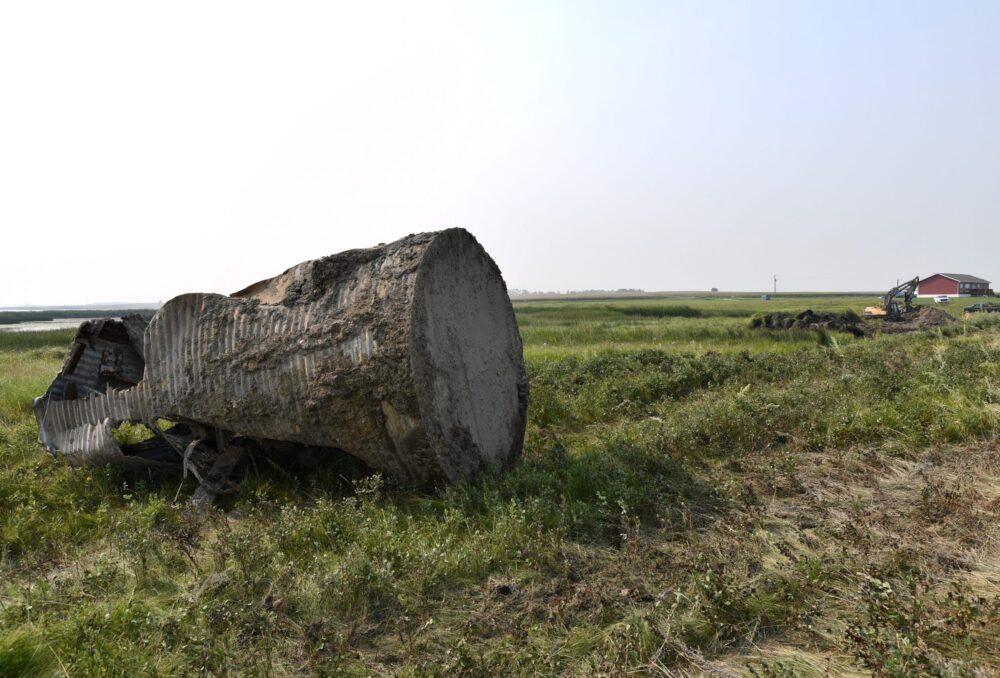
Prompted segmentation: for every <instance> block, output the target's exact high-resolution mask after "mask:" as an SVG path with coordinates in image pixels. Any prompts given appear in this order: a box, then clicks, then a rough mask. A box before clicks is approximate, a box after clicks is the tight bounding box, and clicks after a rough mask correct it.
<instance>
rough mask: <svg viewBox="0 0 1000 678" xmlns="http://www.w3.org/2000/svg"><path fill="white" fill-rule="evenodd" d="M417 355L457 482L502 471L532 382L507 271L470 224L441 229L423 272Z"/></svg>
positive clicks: (445, 462) (428, 414) (430, 421)
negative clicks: (502, 272)
mask: <svg viewBox="0 0 1000 678" xmlns="http://www.w3.org/2000/svg"><path fill="white" fill-rule="evenodd" d="M410 332H411V335H410V336H411V348H410V351H411V352H410V360H411V364H412V368H413V376H414V381H415V386H416V393H417V398H418V401H419V406H420V415H421V420H422V423H423V427H424V430H425V432H426V433H427V437H428V442H429V443H430V445H431V448H432V449H433V450H434V452H435V455H436V457H437V459H438V463H439V464H440V469H439V471H438V472H435V473H431V474H430V475H434V476H439V477H441V476H443V477H445V478H447V479H448V480H451V481H455V480H460V479H467V478H471V477H473V476H475V475H476V474H477V473H478V472H479V471H481V470H483V469H485V468H504V467H506V466H508V465H509V464H511V463H512V462H513V461H514V460H515V459H516V458H517V456H518V455H519V454H520V452H521V447H522V445H523V443H524V426H525V420H526V416H527V407H528V399H527V393H528V391H527V379H526V377H525V372H524V356H523V353H522V350H521V337H520V334H519V333H518V331H517V322H516V321H515V319H514V311H513V309H512V308H511V304H510V298H509V297H508V296H507V290H506V288H505V286H504V283H503V279H502V278H501V277H500V270H499V269H498V268H497V266H496V264H495V263H493V260H492V259H491V258H490V257H489V255H488V254H486V251H485V250H483V248H482V247H481V246H480V245H479V243H478V242H476V239H475V238H473V237H472V235H471V234H469V233H468V232H467V231H465V230H463V229H450V230H447V231H443V232H442V233H441V234H440V235H439V236H438V237H437V238H435V240H434V242H433V243H431V245H430V246H429V247H428V249H427V252H426V254H425V255H424V257H423V259H422V261H421V263H420V266H419V268H418V271H417V280H416V283H415V287H414V299H413V310H412V316H411V325H410Z"/></svg>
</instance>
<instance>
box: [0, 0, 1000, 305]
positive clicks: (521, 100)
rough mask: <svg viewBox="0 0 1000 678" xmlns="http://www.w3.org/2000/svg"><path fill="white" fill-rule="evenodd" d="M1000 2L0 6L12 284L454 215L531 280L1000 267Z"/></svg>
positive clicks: (124, 273) (172, 286) (335, 242)
mask: <svg viewBox="0 0 1000 678" xmlns="http://www.w3.org/2000/svg"><path fill="white" fill-rule="evenodd" d="M998 35H1000V2H995V1H992V2H961V1H955V0H942V1H941V2H934V3H928V2H914V1H913V0H907V1H905V2H884V1H879V2H872V1H871V0H865V1H864V2H844V1H843V0H837V1H831V2H804V1H794V2H792V1H789V2H762V1H759V0H754V1H752V2H747V1H743V2H709V1H706V0H691V1H690V2H683V3H682V2H610V1H609V2H605V3H587V2H581V1H578V0H576V1H572V2H565V3H561V2H559V3H557V2H551V3H546V2H541V1H540V0H533V1H530V2H523V3H518V2H510V1H509V0H504V1H503V2H496V3H471V2H462V3H453V4H451V3H446V4H434V3H427V2H406V3H399V4H394V3H386V4H382V3H368V2H365V3H340V4H338V3H330V2H324V3H316V4H308V3H295V2H274V3H266V4H265V3H250V2H233V3H223V2H205V1H199V2H192V3H184V2H176V1H175V2H169V3H155V4H154V3H138V2H121V3H108V2H87V3H82V2H43V1H40V2H7V3H3V4H2V5H0V229H2V236H3V237H2V240H0V305H10V304H20V303H35V304H58V303H87V302H95V301H108V300H117V301H156V300H161V299H162V300H165V299H168V298H169V297H171V296H173V295H175V294H179V293H182V292H187V291H214V292H223V293H229V292H232V291H235V290H237V289H240V288H242V287H244V286H245V285H247V284H248V283H251V282H253V281H255V280H258V279H260V278H264V277H269V276H271V275H275V274H277V273H279V272H281V271H282V270H284V269H285V268H287V267H289V266H291V265H293V264H295V263H297V262H299V261H302V260H305V259H311V258H315V257H319V256H322V255H325V254H330V253H333V252H337V251H340V250H344V249H349V248H353V247H365V246H370V245H373V244H376V243H379V242H387V241H390V240H394V239H396V238H398V237H401V236H404V235H406V234H408V233H412V232H417V231H424V230H434V229H438V228H444V227H449V226H464V227H465V228H468V229H469V230H470V231H472V232H473V233H474V234H475V235H476V236H477V237H478V238H479V240H480V242H481V243H482V244H483V245H484V246H485V247H486V248H487V250H488V251H489V252H490V253H491V254H492V255H493V257H494V258H495V259H496V261H497V263H498V264H499V265H500V268H501V269H502V270H503V272H504V277H505V278H506V280H507V284H508V285H509V286H511V287H521V288H529V289H546V290H548V289H562V290H564V289H585V288H617V287H642V288H645V289H649V290H664V289H707V288H709V287H712V286H715V287H719V288H722V289H732V290H759V289H764V288H768V287H769V286H770V281H771V276H772V274H774V273H777V275H778V279H779V282H778V287H779V291H780V290H781V289H785V290H793V289H795V290H806V289H808V290H851V289H873V290H874V289H884V288H887V287H888V286H889V285H890V284H892V283H895V281H896V279H897V278H908V277H912V276H914V275H918V274H919V275H927V274H929V273H932V272H934V271H946V272H965V273H971V274H974V275H979V276H983V277H987V278H990V279H992V280H996V281H1000V263H998V262H1000V256H998V253H1000V237H998V233H1000V39H998V37H997V36H998Z"/></svg>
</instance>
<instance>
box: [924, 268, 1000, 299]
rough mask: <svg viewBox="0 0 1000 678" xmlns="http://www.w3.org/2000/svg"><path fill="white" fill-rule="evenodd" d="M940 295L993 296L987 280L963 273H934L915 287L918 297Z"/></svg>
mask: <svg viewBox="0 0 1000 678" xmlns="http://www.w3.org/2000/svg"><path fill="white" fill-rule="evenodd" d="M942 294H946V295H948V296H949V297H982V296H993V290H991V289H990V281H989V280H983V279H982V278H977V277H976V276H974V275H966V274H964V273H935V274H934V275H932V276H928V277H926V278H924V279H923V280H921V281H920V284H919V285H918V286H917V296H918V297H936V296H938V295H942Z"/></svg>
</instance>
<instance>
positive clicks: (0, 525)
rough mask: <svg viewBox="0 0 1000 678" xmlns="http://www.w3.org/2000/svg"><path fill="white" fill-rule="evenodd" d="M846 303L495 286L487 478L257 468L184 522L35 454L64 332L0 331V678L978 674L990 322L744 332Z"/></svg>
mask: <svg viewBox="0 0 1000 678" xmlns="http://www.w3.org/2000/svg"><path fill="white" fill-rule="evenodd" d="M874 303H875V298H874V295H870V296H865V297H858V296H854V297H837V296H816V297H782V296H780V295H779V296H778V297H777V298H776V299H774V300H772V301H767V302H763V301H761V300H760V299H759V297H757V298H750V297H734V298H720V297H716V296H713V297H707V296H706V297H697V296H690V295H688V296H671V297H664V298H654V299H651V298H642V299H612V300H609V299H598V300H590V301H581V300H568V301H567V300H555V301H549V300H546V301H537V300H531V301H518V302H515V311H516V313H517V317H518V322H519V325H520V329H521V334H522V337H523V340H524V348H525V356H526V360H527V365H528V373H529V379H530V386H531V405H530V409H529V424H528V433H527V438H526V442H525V451H524V454H523V458H522V459H521V461H520V463H519V464H518V465H517V466H516V467H515V468H514V469H512V470H511V471H510V472H509V473H507V474H505V475H503V476H489V477H485V478H482V479H480V480H478V481H476V482H475V483H469V484H464V485H460V486H454V487H441V488H426V489H424V490H421V491H413V490H407V489H402V488H397V487H394V486H392V485H391V483H389V482H388V481H385V480H383V479H381V478H379V477H377V476H373V475H372V474H370V473H369V472H368V471H367V470H366V469H365V468H363V467H362V466H361V465H360V464H358V463H357V462H354V461H352V460H351V459H350V458H349V457H347V456H346V455H341V456H337V457H336V458H332V459H330V460H328V462H327V463H325V464H323V465H321V466H320V467H319V468H317V469H312V470H309V471H303V470H300V469H298V468H296V467H294V465H292V464H290V463H286V462H284V461H283V460H281V459H270V460H263V459H261V460H257V462H256V463H255V464H251V465H248V467H247V468H246V469H244V472H243V474H244V475H243V486H242V491H241V492H240V493H239V494H237V495H235V496H230V497H225V498H224V499H222V500H221V501H220V502H219V503H218V505H217V506H216V507H214V508H213V509H211V510H209V511H207V512H206V513H204V514H196V513H195V512H193V511H192V510H190V508H189V506H188V503H187V500H188V499H189V498H190V496H191V494H192V492H193V490H194V488H195V486H194V484H193V482H192V481H191V480H190V479H188V480H186V481H182V480H181V479H180V478H177V477H173V476H167V477H156V476H152V475H148V474H146V475H143V474H142V473H138V474H136V473H127V472H125V471H123V470H122V469H118V468H96V469H82V470H72V469H69V468H68V467H66V465H65V464H63V463H62V462H60V461H58V460H55V459H53V458H52V457H51V456H50V455H48V453H46V452H45V451H44V450H43V449H42V448H41V447H40V446H39V445H38V444H37V442H36V436H37V429H36V427H35V423H34V420H33V418H32V415H31V408H30V399H31V397H32V396H33V395H37V394H38V393H40V392H41V391H42V390H44V388H45V386H46V385H47V383H48V381H49V379H50V378H51V377H52V376H53V375H54V374H55V372H56V371H57V370H58V368H59V365H60V363H61V360H62V358H63V355H64V352H65V348H66V345H67V343H68V341H69V338H70V335H69V333H66V332H58V333H47V334H30V333H28V334H18V335H4V334H0V675H12V676H18V675H23V676H30V675H73V676H76V675H121V676H132V675H163V676H168V675H169V676H173V675H260V676H275V675H277V676H321V675H331V676H332V675H347V676H355V675H356V676H368V675H385V676H396V675H403V676H434V675H440V676H444V675H449V676H455V675H468V676H481V675H524V676H540V675H571V676H584V675H587V676H589V675H601V676H625V675H663V676H684V675H718V676H728V675H752V676H793V675H794V676H800V675H802V676H809V675H815V676H825V675H871V674H872V673H877V674H882V675H927V674H938V675H992V674H993V673H995V672H996V671H997V670H998V666H1000V640H998V639H1000V569H998V565H997V563H998V562H1000V443H998V433H1000V324H998V322H997V321H996V320H995V319H994V318H992V317H990V316H982V317H975V318H973V319H971V320H968V321H966V320H963V319H961V318H960V316H961V307H962V306H963V305H965V303H966V302H964V301H953V302H952V303H950V304H948V305H942V306H940V307H939V308H941V309H942V310H945V311H947V312H948V313H950V314H952V315H954V316H955V317H956V322H955V323H954V324H950V325H947V326H944V327H940V328H935V329H933V330H930V331H925V332H914V333H910V334H902V335H892V336H889V335H881V334H878V333H876V335H875V336H874V337H871V338H860V339H856V338H854V337H852V336H851V335H849V334H846V333H841V332H825V331H817V330H757V329H751V328H750V327H749V323H750V318H751V317H752V316H753V315H754V314H756V313H796V312H799V311H802V310H805V309H807V308H809V309H812V310H814V311H830V312H834V311H836V312H840V311H848V310H853V311H854V312H856V313H859V314H860V312H861V310H862V309H863V308H864V307H865V306H867V305H871V304H874ZM977 672H978V673H977Z"/></svg>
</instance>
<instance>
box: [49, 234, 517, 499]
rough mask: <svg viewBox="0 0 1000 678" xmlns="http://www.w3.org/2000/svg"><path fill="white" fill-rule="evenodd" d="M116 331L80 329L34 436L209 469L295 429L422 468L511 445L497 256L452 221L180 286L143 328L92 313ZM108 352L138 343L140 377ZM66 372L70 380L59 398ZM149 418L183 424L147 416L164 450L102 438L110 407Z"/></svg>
mask: <svg viewBox="0 0 1000 678" xmlns="http://www.w3.org/2000/svg"><path fill="white" fill-rule="evenodd" d="M84 329H85V328H81V332H83V330H84ZM111 330H115V332H116V333H115V335H114V337H112V338H111V339H108V340H102V342H103V343H101V342H98V343H97V344H95V338H96V337H92V336H88V335H84V334H79V335H78V337H77V340H76V341H75V342H74V345H73V348H72V351H71V354H70V357H69V358H67V361H66V363H65V364H64V366H63V371H62V372H61V373H60V375H59V377H57V379H56V381H55V382H54V383H53V386H52V387H50V389H49V391H48V392H47V393H46V394H45V395H44V396H42V397H40V398H38V399H37V400H36V403H35V411H36V416H37V418H38V422H39V430H40V439H41V441H42V442H43V443H44V444H45V445H46V446H47V447H48V448H49V449H50V450H52V451H53V452H57V453H59V454H62V455H63V456H65V457H66V458H67V459H68V460H69V461H70V462H71V463H77V464H86V463H104V462H107V461H137V462H141V461H142V460H143V459H142V457H143V455H146V456H147V457H150V458H152V457H154V456H155V457H157V459H159V460H160V461H164V460H166V461H169V460H170V456H171V452H170V449H169V448H170V447H173V448H174V449H175V450H176V453H175V454H173V456H174V461H175V462H181V461H182V458H183V464H184V466H185V469H186V468H187V465H188V463H189V461H190V459H189V457H191V458H201V459H202V460H203V462H204V463H203V464H202V466H203V468H202V469H201V470H202V472H203V473H204V472H206V469H205V468H204V466H205V465H206V464H208V465H210V464H209V462H211V461H212V460H213V459H214V460H217V458H218V457H219V456H220V455H222V454H223V452H224V451H225V448H227V447H232V446H233V445H236V446H239V445H244V446H246V445H249V444H251V443H253V444H255V445H257V446H269V445H270V446H271V447H272V448H279V449H287V448H288V444H292V445H295V446H299V447H302V448H309V449H311V450H313V451H315V450H316V449H319V450H322V449H332V448H336V449H340V450H344V451H346V452H348V453H350V454H352V455H354V456H356V457H358V458H360V459H361V460H363V461H364V462H365V463H366V464H367V465H368V466H370V467H372V468H373V469H375V470H378V471H382V472H384V473H386V474H387V475H389V476H391V477H392V478H394V479H396V480H398V481H400V482H403V483H407V484H422V483H427V482H433V481H447V482H455V481H459V480H464V479H469V478H472V477H474V476H476V475H477V474H479V473H480V472H482V471H484V470H487V469H494V470H499V469H504V468H506V467H508V466H510V465H511V464H512V463H513V462H514V461H515V460H516V459H517V457H518V456H519V454H520V452H521V448H522V445H523V440H524V430H525V424H526V418H527V406H528V382H527V377H526V374H525V369H524V359H523V354H522V347H521V338H520V334H519V332H518V328H517V322H516V320H515V318H514V312H513V309H512V307H511V303H510V299H509V298H508V296H507V289H506V285H505V284H504V281H503V278H502V277H501V274H500V270H499V269H498V268H497V266H496V264H495V263H494V262H493V260H492V259H491V258H490V256H489V255H488V254H487V253H486V251H485V250H484V249H483V248H482V247H481V246H480V245H479V243H478V242H477V241H476V239H475V238H474V237H473V236H472V235H471V234H470V233H468V232H467V231H465V230H463V229H449V230H445V231H439V232H434V233H420V234H416V235H410V236H407V237H406V238H403V239H401V240H398V241H396V242H393V243H389V244H387V245H379V246H376V247H373V248H370V249H359V250H350V251H347V252H342V253H340V254H334V255H331V256H328V257H324V258H322V259H316V260H312V261H306V262H303V263H301V264H299V265H297V266H294V267H292V268H290V269H288V270H287V271H285V272H284V273H282V274H281V275H278V276H276V277H274V278H270V279H268V280H263V281H260V282H258V283H255V284H253V285H251V286H249V287H247V288H246V289H244V290H241V291H240V292H237V293H235V294H233V295H231V296H224V295H218V294H202V293H196V294H185V295H182V296H179V297H175V298H174V299H171V300H170V301H168V302H167V303H166V304H164V306H163V307H162V308H161V309H160V310H159V311H158V312H157V313H156V315H155V316H154V317H153V318H152V320H151V321H150V322H149V325H148V327H146V328H145V332H144V333H138V334H137V333H135V332H134V331H133V332H132V333H131V339H130V338H129V337H130V334H127V333H125V332H123V331H120V330H119V329H118V328H117V326H116V325H115V324H114V321H111V322H109V323H106V324H104V325H102V326H101V328H100V331H101V332H103V333H104V334H108V333H109V331H111ZM138 337H141V340H140V339H139V338H138ZM115 338H117V339H115ZM108 341H111V342H112V344H114V341H118V344H119V345H111V344H108ZM106 344H108V345H106ZM95 345H97V346H99V347H100V350H99V351H97V353H93V351H92V350H91V348H90V347H92V346H95ZM92 353H93V355H92ZM116 355H123V356H128V357H130V360H132V362H135V356H140V357H141V358H143V359H144V364H142V363H140V364H141V365H142V369H141V379H138V380H137V379H136V377H137V376H138V375H137V374H134V372H135V370H134V369H133V370H132V372H130V373H129V375H128V376H129V379H126V380H123V381H122V383H120V384H117V386H120V387H121V388H117V387H116V384H111V385H110V386H109V382H108V380H107V379H104V378H101V377H100V375H102V374H105V375H106V374H108V373H109V371H111V372H113V371H114V369H116V368H115V367H114V363H115V361H116V360H118V361H119V362H120V360H119V359H118V358H117V357H116ZM74 356H75V357H74ZM81 358H82V359H81ZM128 364H129V365H131V363H128ZM84 367H86V368H87V369H88V370H90V371H89V372H87V373H86V374H81V375H77V374H76V373H77V372H78V371H79V370H82V369H83V368H84ZM70 381H73V382H80V383H79V384H77V386H75V387H74V388H73V389H72V390H71V392H70V393H69V395H70V396H72V397H69V398H68V397H67V389H66V388H65V386H64V385H65V383H67V382H70ZM84 382H85V383H84ZM158 418H166V419H169V420H171V421H175V422H179V423H181V424H183V425H184V426H185V427H186V428H185V429H183V430H182V432H181V433H179V434H176V435H171V434H170V433H161V432H160V431H158V430H156V428H155V426H152V425H150V428H152V429H153V430H154V433H156V434H158V435H159V436H161V437H163V438H164V440H165V445H164V446H163V447H164V448H166V450H167V452H166V453H165V452H164V451H163V450H162V449H161V450H159V451H158V452H156V453H155V454H154V453H153V452H151V451H150V450H149V449H147V448H142V449H127V448H126V449H123V448H121V447H119V446H118V445H117V444H116V443H115V442H114V439H113V436H112V431H113V429H114V427H115V426H117V425H118V424H120V423H121V422H139V423H146V424H150V422H154V421H156V420H157V419H158ZM178 430H181V429H178ZM272 443H275V444H272ZM277 443H280V444H277ZM147 447H149V446H147Z"/></svg>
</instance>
